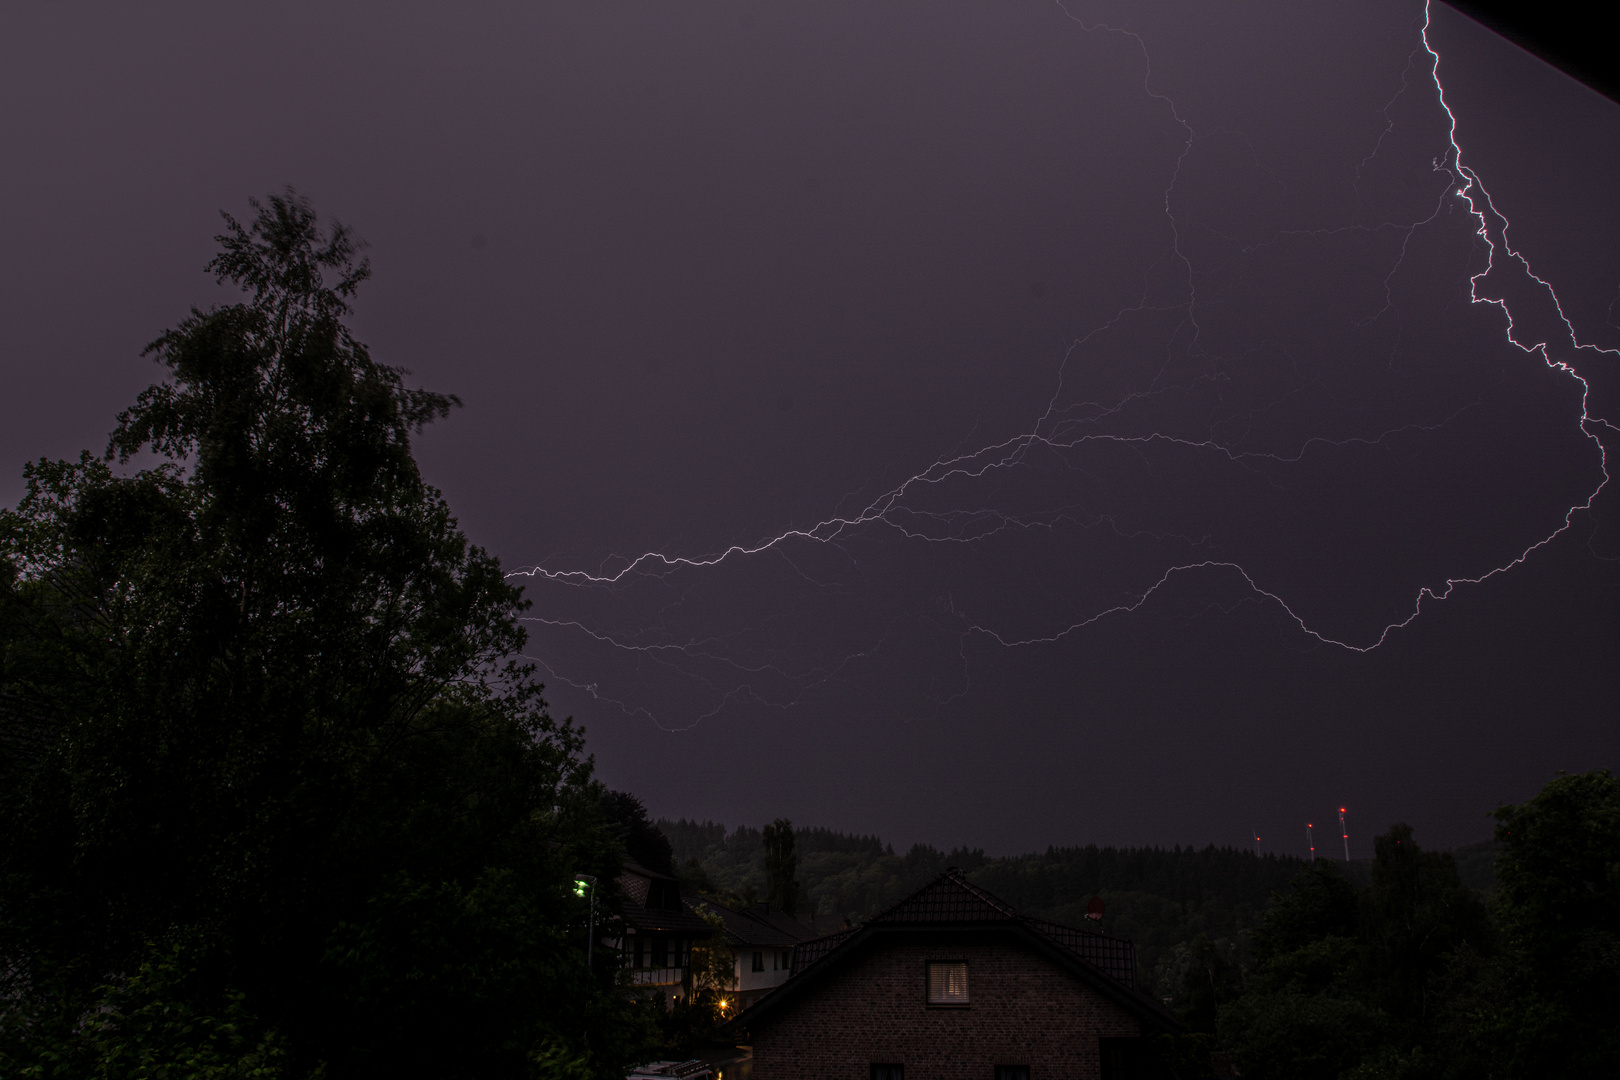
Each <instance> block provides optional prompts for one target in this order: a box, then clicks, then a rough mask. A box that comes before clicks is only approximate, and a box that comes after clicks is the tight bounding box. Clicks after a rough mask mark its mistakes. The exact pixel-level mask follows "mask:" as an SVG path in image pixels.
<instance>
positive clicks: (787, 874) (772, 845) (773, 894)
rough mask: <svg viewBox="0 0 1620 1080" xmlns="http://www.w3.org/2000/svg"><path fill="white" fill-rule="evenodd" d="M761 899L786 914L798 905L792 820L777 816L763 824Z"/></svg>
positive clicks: (797, 864)
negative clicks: (762, 887)
mask: <svg viewBox="0 0 1620 1080" xmlns="http://www.w3.org/2000/svg"><path fill="white" fill-rule="evenodd" d="M764 833H765V835H764V840H765V902H766V903H767V904H769V905H770V906H771V907H774V908H780V909H781V910H783V911H785V912H787V913H788V914H789V915H792V914H794V913H795V912H797V911H798V907H799V879H798V876H797V875H798V870H799V857H798V856H797V855H795V854H794V853H793V822H791V821H789V820H788V819H787V818H777V819H776V820H775V821H773V822H771V823H770V824H769V825H767V826H765V830H764Z"/></svg>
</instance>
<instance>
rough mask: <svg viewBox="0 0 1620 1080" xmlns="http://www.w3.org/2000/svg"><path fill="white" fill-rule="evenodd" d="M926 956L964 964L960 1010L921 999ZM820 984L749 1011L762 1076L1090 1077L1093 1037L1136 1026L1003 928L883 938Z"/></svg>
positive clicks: (1119, 1034)
mask: <svg viewBox="0 0 1620 1080" xmlns="http://www.w3.org/2000/svg"><path fill="white" fill-rule="evenodd" d="M930 962H936V963H937V962H951V963H964V964H966V967H967V987H968V1002H967V1004H966V1005H965V1006H948V1007H940V1006H931V1005H930V1004H929V1002H928V993H927V978H928V974H927V973H928V964H929V963H930ZM820 981H821V985H820V986H819V987H817V988H816V989H815V990H814V991H812V992H807V993H800V994H796V995H793V996H792V997H784V998H783V999H782V1001H781V1003H780V1005H779V1007H777V1008H775V1009H772V1010H770V1012H769V1013H768V1014H760V1015H758V1016H756V1018H755V1020H754V1027H753V1045H754V1075H755V1076H756V1077H759V1078H760V1080H870V1076H871V1067H872V1066H873V1065H875V1064H896V1065H901V1066H904V1068H905V1071H906V1073H907V1074H908V1075H910V1076H916V1077H927V1078H930V1080H935V1078H937V1080H954V1078H960V1080H986V1078H987V1077H992V1076H994V1075H995V1074H994V1068H995V1067H996V1066H997V1065H1022V1066H1026V1067H1028V1068H1029V1070H1030V1073H1029V1075H1030V1076H1031V1077H1039V1078H1042V1080H1046V1078H1055V1077H1072V1078H1074V1080H1093V1078H1098V1077H1100V1076H1101V1075H1102V1073H1101V1069H1102V1065H1101V1056H1100V1053H1101V1046H1102V1044H1101V1041H1100V1040H1102V1039H1105V1038H1126V1039H1129V1038H1135V1037H1137V1036H1140V1035H1141V1034H1142V1031H1143V1025H1142V1022H1141V1020H1140V1019H1139V1018H1138V1017H1136V1016H1134V1015H1132V1014H1131V1013H1130V1012H1129V1011H1127V1010H1126V1009H1125V1008H1123V1007H1122V1006H1121V1005H1120V1004H1119V1003H1118V1002H1116V1001H1114V1000H1111V999H1110V997H1109V996H1108V995H1105V994H1104V993H1102V992H1101V991H1100V990H1098V989H1097V988H1095V987H1093V986H1089V985H1087V984H1086V983H1084V982H1082V981H1080V980H1078V979H1076V978H1075V977H1074V974H1073V972H1072V971H1070V970H1067V969H1066V968H1065V966H1064V965H1062V964H1060V963H1059V962H1057V961H1056V960H1055V959H1054V958H1053V957H1052V956H1050V955H1047V954H1046V953H1044V952H1043V951H1041V950H1039V949H1037V948H1036V947H1035V946H1034V945H1033V944H1032V943H1031V942H1030V941H1029V940H1028V939H1027V938H1024V937H1022V936H1021V935H1016V934H1013V933H1009V932H1007V931H1006V930H1005V929H999V930H998V929H992V928H984V929H978V930H968V931H963V930H951V931H943V932H927V931H924V932H918V933H914V934H908V935H903V936H902V935H886V936H885V938H884V939H883V940H882V941H881V942H879V941H874V942H873V947H871V948H867V949H863V950H860V951H859V952H858V953H852V954H850V955H849V956H848V957H847V958H846V959H845V960H844V961H842V962H841V963H840V964H838V966H837V968H836V970H829V971H828V973H827V975H826V976H825V977H824V979H823V980H820ZM777 993H778V994H780V993H782V991H778V992H777ZM773 996H774V995H773ZM770 1000H771V999H770V998H767V999H765V1002H761V1006H763V1005H764V1004H766V1002H769V1001H770ZM756 1008H758V1007H756Z"/></svg>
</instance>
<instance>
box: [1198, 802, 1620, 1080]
mask: <svg viewBox="0 0 1620 1080" xmlns="http://www.w3.org/2000/svg"><path fill="white" fill-rule="evenodd" d="M1496 817H1497V820H1498V822H1499V823H1500V824H1499V825H1498V828H1497V835H1496V840H1495V842H1494V850H1495V855H1496V857H1495V860H1494V879H1495V881H1496V883H1497V888H1496V891H1495V893H1494V895H1493V896H1492V898H1491V903H1490V904H1489V905H1487V903H1486V902H1485V900H1484V899H1483V898H1482V896H1481V894H1480V893H1479V892H1478V891H1477V890H1474V889H1470V888H1468V887H1466V886H1465V885H1464V884H1463V882H1462V880H1461V877H1460V875H1459V873H1458V869H1457V864H1456V861H1455V860H1454V859H1453V858H1452V856H1451V855H1450V854H1447V853H1440V852H1428V851H1423V850H1421V849H1420V848H1419V847H1418V845H1417V844H1416V843H1414V842H1413V839H1412V830H1411V829H1410V828H1408V827H1407V826H1405V825H1397V826H1395V827H1394V828H1392V829H1391V830H1390V831H1389V832H1388V833H1386V834H1384V835H1383V836H1380V837H1378V838H1377V839H1376V841H1375V847H1376V851H1377V855H1376V858H1375V859H1374V861H1373V865H1372V874H1371V883H1370V885H1368V886H1367V887H1365V888H1359V889H1358V888H1356V887H1355V886H1353V885H1351V884H1350V883H1349V882H1347V881H1344V880H1343V879H1341V878H1340V877H1339V872H1338V870H1337V868H1336V867H1333V866H1331V865H1329V864H1326V863H1320V864H1317V865H1316V866H1313V867H1312V868H1311V869H1310V871H1309V872H1307V873H1305V874H1303V875H1301V877H1300V878H1299V880H1298V881H1296V883H1295V885H1294V887H1293V889H1292V890H1291V891H1290V892H1289V893H1287V894H1286V895H1282V896H1279V897H1278V899H1277V902H1276V904H1275V905H1274V906H1273V907H1272V909H1271V911H1270V912H1268V913H1267V915H1266V918H1265V921H1264V922H1263V923H1262V924H1261V926H1260V927H1259V929H1258V930H1257V931H1256V933H1255V935H1254V966H1253V969H1252V971H1251V972H1250V975H1249V979H1248V985H1247V988H1246V991H1245V992H1244V993H1242V994H1241V995H1238V996H1236V997H1235V998H1234V999H1233V1000H1232V1001H1230V1002H1228V1003H1227V1004H1226V1005H1225V1006H1223V1007H1222V1008H1221V1010H1220V1038H1221V1042H1222V1044H1223V1045H1225V1046H1227V1047H1229V1048H1230V1049H1232V1050H1233V1051H1234V1052H1235V1055H1236V1057H1237V1060H1238V1061H1239V1062H1240V1064H1241V1065H1242V1067H1243V1071H1244V1075H1245V1076H1252V1077H1257V1078H1261V1080H1264V1078H1266V1077H1288V1078H1301V1080H1311V1078H1315V1077H1321V1078H1340V1077H1367V1078H1372V1077H1399V1078H1411V1080H1418V1078H1431V1077H1432V1078H1435V1080H1452V1078H1455V1080H1463V1078H1475V1077H1478V1078H1487V1077H1491V1078H1518V1077H1523V1078H1527V1080H1528V1078H1532V1077H1545V1076H1558V1077H1583V1078H1584V1077H1590V1078H1596V1077H1612V1076H1615V1075H1620V1036H1617V1035H1616V1025H1615V1022H1614V1018H1615V1016H1617V1015H1620V992H1617V991H1616V989H1615V988H1616V986H1617V985H1620V934H1617V932H1616V926H1617V921H1620V783H1617V782H1616V781H1615V779H1614V778H1613V777H1611V776H1610V775H1609V773H1608V772H1607V771H1604V772H1598V773H1588V774H1586V775H1584V776H1564V777H1560V778H1558V779H1556V780H1554V781H1553V782H1551V783H1549V784H1548V785H1547V786H1546V787H1545V788H1544V789H1543V790H1542V792H1541V793H1540V794H1539V795H1537V796H1536V797H1535V798H1534V799H1532V800H1531V801H1530V802H1528V803H1526V804H1524V805H1523V806H1507V807H1503V808H1502V809H1500V810H1498V811H1497V812H1496ZM1481 876H1483V875H1481Z"/></svg>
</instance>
